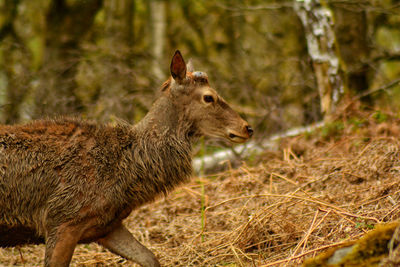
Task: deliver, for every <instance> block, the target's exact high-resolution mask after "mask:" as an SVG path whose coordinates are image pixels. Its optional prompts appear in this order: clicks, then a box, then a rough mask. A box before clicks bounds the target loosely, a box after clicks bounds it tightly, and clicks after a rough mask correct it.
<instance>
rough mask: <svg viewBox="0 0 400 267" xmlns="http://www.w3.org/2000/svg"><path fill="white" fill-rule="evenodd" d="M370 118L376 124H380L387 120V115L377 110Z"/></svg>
mask: <svg viewBox="0 0 400 267" xmlns="http://www.w3.org/2000/svg"><path fill="white" fill-rule="evenodd" d="M372 118H374V120H375V121H376V122H377V123H382V122H385V121H387V120H388V115H387V114H385V113H383V112H382V111H380V110H377V111H376V112H375V113H374V114H372Z"/></svg>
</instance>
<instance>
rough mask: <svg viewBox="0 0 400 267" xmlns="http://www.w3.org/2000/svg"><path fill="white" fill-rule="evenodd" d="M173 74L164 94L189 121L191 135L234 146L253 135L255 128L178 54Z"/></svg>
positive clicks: (173, 66) (203, 74) (165, 86)
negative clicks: (228, 142) (222, 141)
mask: <svg viewBox="0 0 400 267" xmlns="http://www.w3.org/2000/svg"><path fill="white" fill-rule="evenodd" d="M170 71H171V77H170V79H169V80H168V81H167V82H165V83H164V85H163V88H162V93H163V94H165V95H166V96H167V97H168V98H169V99H170V100H171V101H172V102H173V103H174V106H175V107H176V108H177V109H178V112H179V113H181V114H184V117H185V120H187V121H189V122H190V130H189V134H190V135H193V136H202V135H205V136H210V137H218V138H225V139H227V140H229V141H231V142H234V143H242V142H245V141H246V140H248V139H249V138H250V137H251V136H252V134H253V130H252V128H251V127H250V126H249V124H248V123H247V122H246V121H245V120H243V119H242V118H241V117H240V116H239V114H238V113H236V112H235V111H234V110H233V109H232V108H231V107H230V106H229V105H228V104H227V103H226V101H225V100H224V99H223V98H222V97H221V96H220V95H218V93H217V92H216V91H215V90H214V89H213V88H212V87H211V86H210V84H209V82H208V77H207V74H206V73H204V72H199V71H196V72H195V71H193V69H192V67H191V64H189V66H187V65H186V63H185V61H184V59H183V57H182V55H181V53H180V52H179V51H176V52H175V54H174V56H173V58H172V61H171V66H170Z"/></svg>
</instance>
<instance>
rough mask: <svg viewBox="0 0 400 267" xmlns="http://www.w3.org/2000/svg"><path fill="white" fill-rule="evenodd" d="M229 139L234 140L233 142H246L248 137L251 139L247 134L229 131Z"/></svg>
mask: <svg viewBox="0 0 400 267" xmlns="http://www.w3.org/2000/svg"><path fill="white" fill-rule="evenodd" d="M228 139H229V141H231V142H233V143H244V142H246V141H247V139H249V137H247V136H240V135H237V134H234V133H229V135H228Z"/></svg>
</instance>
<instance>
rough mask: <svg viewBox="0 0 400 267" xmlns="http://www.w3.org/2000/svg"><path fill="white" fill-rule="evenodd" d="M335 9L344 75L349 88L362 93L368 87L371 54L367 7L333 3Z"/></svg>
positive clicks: (336, 31) (335, 27)
mask: <svg viewBox="0 0 400 267" xmlns="http://www.w3.org/2000/svg"><path fill="white" fill-rule="evenodd" d="M333 8H334V11H335V25H334V29H335V34H336V39H337V42H338V44H339V49H340V56H341V59H342V60H343V62H342V64H343V65H344V67H343V70H344V75H345V77H346V80H347V81H348V87H349V90H351V91H352V92H355V93H360V92H362V91H365V90H367V89H368V78H367V75H368V72H369V66H368V64H367V63H366V62H367V58H368V57H369V54H370V48H369V41H368V38H367V35H368V33H367V25H368V24H367V15H366V11H365V9H356V8H354V6H352V5H350V6H348V4H346V3H337V4H334V5H333Z"/></svg>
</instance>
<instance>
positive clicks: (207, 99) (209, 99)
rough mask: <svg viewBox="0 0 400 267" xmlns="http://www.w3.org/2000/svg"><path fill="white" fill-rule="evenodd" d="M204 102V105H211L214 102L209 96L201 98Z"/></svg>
mask: <svg viewBox="0 0 400 267" xmlns="http://www.w3.org/2000/svg"><path fill="white" fill-rule="evenodd" d="M203 99H204V102H206V103H212V102H214V97H212V96H211V95H205V96H203Z"/></svg>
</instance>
